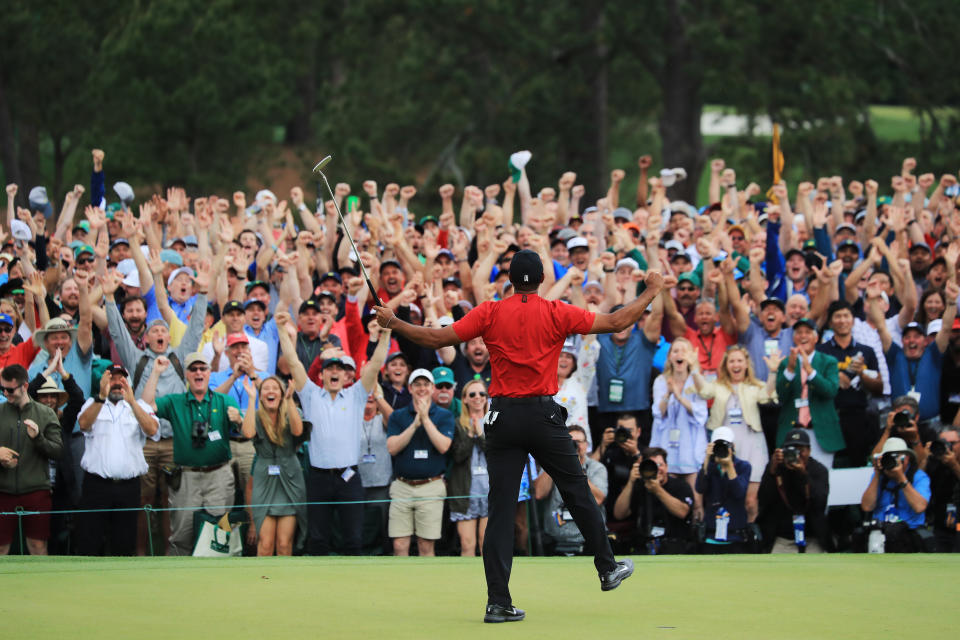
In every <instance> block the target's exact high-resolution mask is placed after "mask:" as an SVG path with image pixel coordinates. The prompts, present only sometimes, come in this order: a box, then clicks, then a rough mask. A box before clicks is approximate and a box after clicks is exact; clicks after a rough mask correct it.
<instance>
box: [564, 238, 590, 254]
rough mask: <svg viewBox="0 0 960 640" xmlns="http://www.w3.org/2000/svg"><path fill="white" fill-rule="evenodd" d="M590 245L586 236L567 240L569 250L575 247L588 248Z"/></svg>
mask: <svg viewBox="0 0 960 640" xmlns="http://www.w3.org/2000/svg"><path fill="white" fill-rule="evenodd" d="M589 247H590V245H589V244H588V243H587V239H586V238H581V237H580V236H577V237H576V238H570V239H569V240H567V251H573V250H574V249H581V248H582V249H587V248H589Z"/></svg>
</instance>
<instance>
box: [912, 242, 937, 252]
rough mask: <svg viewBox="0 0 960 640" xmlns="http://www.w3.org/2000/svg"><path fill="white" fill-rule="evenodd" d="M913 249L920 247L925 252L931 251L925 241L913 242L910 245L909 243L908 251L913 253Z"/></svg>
mask: <svg viewBox="0 0 960 640" xmlns="http://www.w3.org/2000/svg"><path fill="white" fill-rule="evenodd" d="M914 249H922V250H924V251H926V252H927V253H933V252H932V251H930V245H928V244H927V243H926V242H914V243H913V244H912V245H910V253H913V250H914Z"/></svg>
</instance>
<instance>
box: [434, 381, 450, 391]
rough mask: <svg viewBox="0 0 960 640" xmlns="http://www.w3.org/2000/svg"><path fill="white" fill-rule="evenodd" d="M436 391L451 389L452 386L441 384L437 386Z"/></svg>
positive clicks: (445, 383) (447, 383) (446, 383)
mask: <svg viewBox="0 0 960 640" xmlns="http://www.w3.org/2000/svg"><path fill="white" fill-rule="evenodd" d="M437 389H453V385H452V384H450V383H449V382H441V383H439V384H438V385H437Z"/></svg>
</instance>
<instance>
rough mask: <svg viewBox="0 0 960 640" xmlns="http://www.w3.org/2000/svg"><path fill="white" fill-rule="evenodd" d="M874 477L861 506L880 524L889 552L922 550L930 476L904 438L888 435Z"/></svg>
mask: <svg viewBox="0 0 960 640" xmlns="http://www.w3.org/2000/svg"><path fill="white" fill-rule="evenodd" d="M873 467H874V472H873V478H871V479H870V484H869V485H868V486H867V490H866V491H864V492H863V498H861V499H860V508H861V509H862V510H863V511H864V512H865V513H866V512H872V514H873V520H874V521H876V522H877V523H880V526H881V527H882V529H881V530H882V531H883V538H884V551H885V552H886V553H913V552H917V551H923V542H922V540H921V538H920V535H919V534H918V533H917V529H919V528H920V527H922V526H923V525H924V521H925V511H926V509H927V503H928V501H929V500H930V478H929V477H928V476H927V474H926V473H924V471H923V470H922V469H920V467H919V465H918V464H917V454H916V453H914V451H913V449H910V448H909V447H908V446H907V443H906V442H904V440H903V439H902V438H888V439H887V441H886V442H884V443H883V450H882V451H881V452H880V454H878V455H875V456H874V458H873Z"/></svg>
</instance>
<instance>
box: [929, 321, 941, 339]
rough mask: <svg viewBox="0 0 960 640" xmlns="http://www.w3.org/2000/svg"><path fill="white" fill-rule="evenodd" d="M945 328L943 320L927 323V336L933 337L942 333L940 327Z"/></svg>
mask: <svg viewBox="0 0 960 640" xmlns="http://www.w3.org/2000/svg"><path fill="white" fill-rule="evenodd" d="M942 326H943V320H941V319H940V318H937V319H936V320H931V321H930V322H928V323H927V335H928V336H933V335H936V334H938V333H940V327H942Z"/></svg>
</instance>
